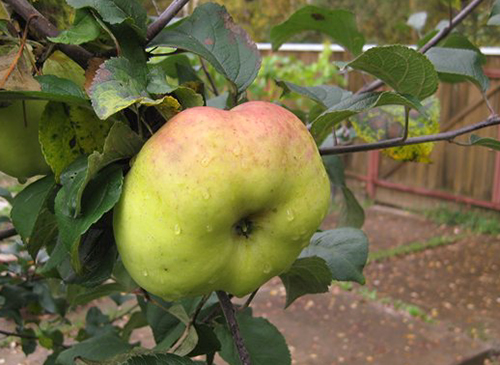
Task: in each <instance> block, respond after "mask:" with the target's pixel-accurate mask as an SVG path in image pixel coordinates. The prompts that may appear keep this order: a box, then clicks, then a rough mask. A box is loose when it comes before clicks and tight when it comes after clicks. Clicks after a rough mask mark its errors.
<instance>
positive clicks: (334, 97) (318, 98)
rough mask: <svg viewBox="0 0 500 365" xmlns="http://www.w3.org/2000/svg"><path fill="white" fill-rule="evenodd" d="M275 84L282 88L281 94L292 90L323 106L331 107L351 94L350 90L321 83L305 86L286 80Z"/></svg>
mask: <svg viewBox="0 0 500 365" xmlns="http://www.w3.org/2000/svg"><path fill="white" fill-rule="evenodd" d="M276 84H278V86H280V87H282V88H283V94H286V93H289V92H291V91H293V92H296V93H298V94H300V95H303V96H306V97H308V98H309V99H312V100H314V101H315V102H317V103H319V104H321V105H322V106H324V107H325V108H331V107H332V106H334V105H336V104H338V103H340V102H341V101H342V100H343V99H345V98H346V97H349V96H351V94H352V93H351V92H350V91H347V90H344V89H342V88H340V87H338V86H329V85H321V86H311V87H307V86H299V85H295V84H293V83H291V82H288V81H276Z"/></svg>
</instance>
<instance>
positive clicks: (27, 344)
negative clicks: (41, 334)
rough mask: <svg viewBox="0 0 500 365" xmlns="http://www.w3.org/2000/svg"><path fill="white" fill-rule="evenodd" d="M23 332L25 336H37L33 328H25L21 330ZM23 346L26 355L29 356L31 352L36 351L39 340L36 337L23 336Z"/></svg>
mask: <svg viewBox="0 0 500 365" xmlns="http://www.w3.org/2000/svg"><path fill="white" fill-rule="evenodd" d="M21 334H23V335H25V336H32V337H36V336H35V331H34V330H33V329H32V328H25V329H23V330H22V331H21ZM21 346H22V349H23V352H24V354H25V355H26V356H28V355H29V354H32V353H33V352H35V350H36V346H37V341H36V339H32V338H24V337H22V338H21Z"/></svg>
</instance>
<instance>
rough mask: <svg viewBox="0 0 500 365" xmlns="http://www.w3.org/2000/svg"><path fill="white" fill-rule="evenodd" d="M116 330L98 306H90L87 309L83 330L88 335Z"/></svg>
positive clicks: (99, 334)
mask: <svg viewBox="0 0 500 365" xmlns="http://www.w3.org/2000/svg"><path fill="white" fill-rule="evenodd" d="M116 330H117V329H116V328H115V327H113V325H112V324H111V322H110V320H109V317H108V316H107V315H105V314H103V313H102V312H101V310H100V309H99V308H97V307H91V308H90V309H89V310H88V311H87V315H86V316H85V332H87V334H88V335H89V336H90V337H94V336H101V335H104V334H106V333H111V332H116Z"/></svg>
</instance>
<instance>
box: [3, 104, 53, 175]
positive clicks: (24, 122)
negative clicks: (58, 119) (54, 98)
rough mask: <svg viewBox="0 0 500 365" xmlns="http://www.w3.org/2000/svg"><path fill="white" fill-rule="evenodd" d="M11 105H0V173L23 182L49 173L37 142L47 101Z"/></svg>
mask: <svg viewBox="0 0 500 365" xmlns="http://www.w3.org/2000/svg"><path fill="white" fill-rule="evenodd" d="M8 103H9V105H7V106H3V107H2V106H0V171H1V172H3V173H5V174H7V175H10V176H12V177H16V178H18V179H19V180H20V181H25V180H26V179H27V178H29V177H32V176H35V175H43V174H46V173H49V172H50V168H49V166H48V165H47V163H46V162H45V159H44V158H43V155H42V150H41V147H40V143H39V141H38V122H39V120H40V118H41V116H42V113H43V110H44V108H45V105H46V104H47V101H43V100H15V101H13V102H8ZM3 105H5V104H3Z"/></svg>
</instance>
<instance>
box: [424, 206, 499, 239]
mask: <svg viewBox="0 0 500 365" xmlns="http://www.w3.org/2000/svg"><path fill="white" fill-rule="evenodd" d="M424 215H425V216H426V217H427V218H429V219H430V220H432V221H434V222H436V223H438V224H446V225H449V226H459V227H463V228H465V229H468V230H470V231H472V232H474V233H479V234H491V235H498V234H500V214H498V213H493V212H491V213H486V212H481V211H477V210H468V209H459V210H453V209H450V208H449V207H447V206H441V207H439V208H436V209H432V210H429V211H426V212H424Z"/></svg>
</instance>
